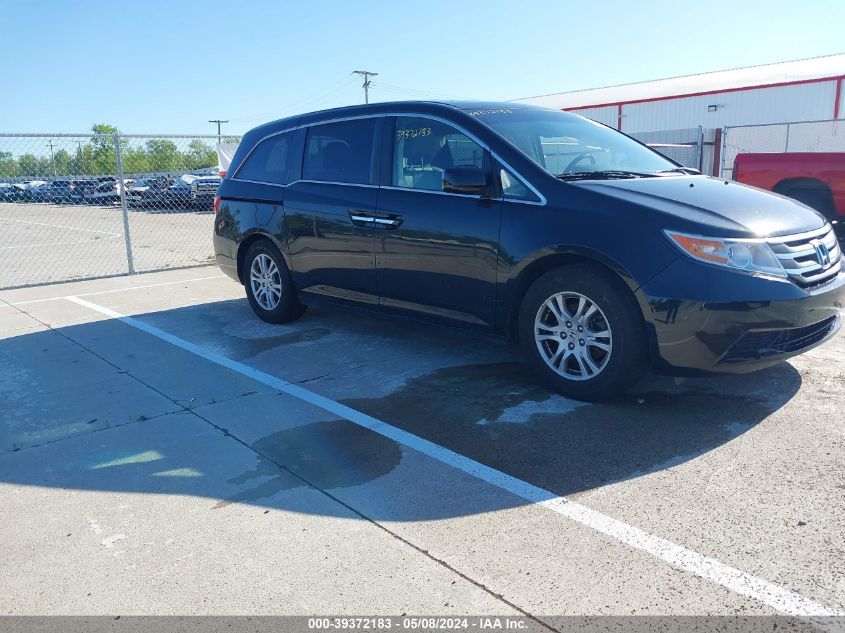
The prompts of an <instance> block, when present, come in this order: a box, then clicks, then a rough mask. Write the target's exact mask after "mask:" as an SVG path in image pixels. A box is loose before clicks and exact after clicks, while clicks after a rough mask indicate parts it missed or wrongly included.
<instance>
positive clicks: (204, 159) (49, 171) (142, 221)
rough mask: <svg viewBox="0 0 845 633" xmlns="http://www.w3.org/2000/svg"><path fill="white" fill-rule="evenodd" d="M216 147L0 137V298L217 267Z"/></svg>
mask: <svg viewBox="0 0 845 633" xmlns="http://www.w3.org/2000/svg"><path fill="white" fill-rule="evenodd" d="M220 141H224V142H227V143H231V142H238V141H239V138H237V137H235V138H233V137H225V138H219V137H217V136H208V135H194V136H182V135H169V136H161V135H159V136H153V135H128V134H119V133H116V134H51V135H41V134H0V220H2V221H3V223H4V226H5V231H4V232H3V235H2V237H0V288H11V287H19V286H27V285H34V284H41V283H48V282H56V281H67V280H73V279H86V278H92V277H105V276H110V275H121V274H131V273H136V272H149V271H154V270H163V269H170V268H184V267H190V266H200V265H205V264H210V263H212V259H213V247H212V241H211V239H212V227H213V203H214V195H215V193H216V191H217V187H218V185H219V184H220V177H219V176H218V161H217V145H218V143H219V142H220Z"/></svg>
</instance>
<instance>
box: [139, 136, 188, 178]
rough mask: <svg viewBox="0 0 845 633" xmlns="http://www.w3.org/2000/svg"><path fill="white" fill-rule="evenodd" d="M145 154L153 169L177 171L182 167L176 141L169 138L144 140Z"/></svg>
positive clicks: (181, 159)
mask: <svg viewBox="0 0 845 633" xmlns="http://www.w3.org/2000/svg"><path fill="white" fill-rule="evenodd" d="M146 150H147V155H148V157H149V161H150V167H152V169H153V171H177V170H179V169H182V168H183V165H182V163H183V158H184V157H183V156H182V154H181V153H180V152H179V148H178V147H176V143H174V142H173V141H171V140H169V139H150V140H149V141H147V142H146Z"/></svg>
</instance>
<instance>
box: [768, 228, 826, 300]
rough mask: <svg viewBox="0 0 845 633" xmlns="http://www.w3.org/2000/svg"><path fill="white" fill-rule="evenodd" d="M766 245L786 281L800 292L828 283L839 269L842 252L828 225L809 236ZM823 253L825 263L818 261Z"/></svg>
mask: <svg viewBox="0 0 845 633" xmlns="http://www.w3.org/2000/svg"><path fill="white" fill-rule="evenodd" d="M766 241H767V242H768V244H769V246H770V247H771V248H772V250H773V251H774V253H775V256H777V258H778V260H780V263H781V265H782V266H783V268H784V270H786V274H787V275H789V278H790V279H791V280H792V281H794V282H795V283H796V284H798V285H799V286H801V287H802V288H813V287H816V286H820V285H822V284H824V283H827V282H828V281H830V280H831V279H833V278H834V277H836V275H837V274H839V271H840V269H841V268H842V249H841V248H840V247H839V242H838V241H837V240H836V234H835V233H834V232H833V227H831V226H830V225H829V224H827V225H825V226H824V227H822V228H820V229H818V230H816V231H810V232H809V233H802V234H800V235H787V236H785V237H770V238H768V239H767V240H766ZM817 246H818V247H820V249H819V248H817ZM825 249H827V255H828V259H826V260H825V259H824V258H822V260H821V261H820V258H819V250H821V252H822V253H824V250H825Z"/></svg>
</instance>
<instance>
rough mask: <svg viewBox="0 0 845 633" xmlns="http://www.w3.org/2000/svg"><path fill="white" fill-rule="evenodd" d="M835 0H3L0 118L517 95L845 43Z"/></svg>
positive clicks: (81, 120) (56, 128) (28, 128)
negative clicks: (369, 85)
mask: <svg viewBox="0 0 845 633" xmlns="http://www.w3.org/2000/svg"><path fill="white" fill-rule="evenodd" d="M843 25H845V2H841V1H838V2H837V1H836V0H803V1H802V2H794V0H792V1H781V0H766V1H764V2H759V1H753V2H752V1H744V0H731V1H723V0H707V1H706V2H701V1H696V0H688V1H687V2H683V1H679V0H674V1H666V2H662V1H661V2H657V1H655V2H648V1H642V2H638V1H631V0H628V1H616V0H603V1H602V2H580V1H579V2H565V1H563V0H557V1H554V2H532V1H530V0H529V1H524V2H516V1H514V0H511V1H509V2H500V1H498V0H485V1H483V2H481V1H479V2H467V1H463V2H462V1H460V0H448V1H442V2H441V1H439V0H427V1H421V0H419V1H415V2H413V1H408V0H393V1H386V2H380V1H379V2H377V1H368V0H364V1H361V2H355V1H351V2H350V1H347V2H321V1H319V0H309V1H307V2H304V1H301V0H300V1H287V2H286V1H282V0H273V1H270V0H267V1H251V0H227V1H225V2H218V1H217V0H206V1H204V2H193V1H190V0H168V1H161V0H145V1H144V2H139V3H134V2H121V1H118V0H110V1H105V0H90V1H87V2H85V1H80V2H69V1H67V0H54V1H46V0H5V1H4V2H3V6H2V11H0V59H2V60H3V68H4V70H5V72H4V73H3V83H2V88H0V131H3V132H7V131H8V132H12V131H14V132H36V131H46V132H60V131H71V132H77V131H84V130H87V129H89V128H90V126H91V124H92V123H111V124H113V125H116V126H117V127H118V128H120V129H121V130H122V131H124V132H137V133H153V132H162V133H163V132H170V133H201V132H212V131H213V128H212V125H211V124H209V123H207V120H208V119H216V118H220V119H229V120H230V121H231V123H229V124H228V125H227V126H224V132H230V133H239V132H243V131H245V130H247V129H249V128H250V127H253V126H255V125H257V124H259V123H262V122H264V121H267V120H271V119H274V118H279V117H282V116H286V115H289V114H295V113H297V112H303V111H309V110H316V109H321V108H326V107H332V106H336V105H345V104H350V103H358V102H362V101H363V93H362V90H361V87H360V79H359V78H357V77H353V76H352V75H351V74H350V73H351V71H353V70H356V69H364V70H375V71H377V72H379V73H380V74H379V76H378V77H376V78H375V79H374V84H375V85H374V87H373V89H372V93H371V94H372V98H373V100H396V99H407V98H436V97H441V98H442V97H458V98H483V99H513V98H517V97H524V96H532V95H538V94H547V93H551V92H562V91H567V90H575V89H581V88H592V87H598V86H605V85H612V84H618V83H627V82H633V81H642V80H646V79H658V78H661V77H669V76H675V75H682V74H691V73H699V72H706V71H711V70H721V69H726V68H735V67H739V66H747V65H752V64H764V63H770V62H776V61H784V60H790V59H800V58H804V57H813V56H817V55H826V54H832V53H839V52H843V51H845V42H843V38H842V29H843Z"/></svg>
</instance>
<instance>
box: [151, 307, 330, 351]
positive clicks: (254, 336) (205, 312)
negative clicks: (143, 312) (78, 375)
mask: <svg viewBox="0 0 845 633" xmlns="http://www.w3.org/2000/svg"><path fill="white" fill-rule="evenodd" d="M181 312H182V313H183V315H184V320H185V321H187V322H189V323H190V334H186V332H179V328H174V324H173V323H172V322H171V321H170V319H162V320H161V322H159V320H158V319H155V318H152V316H151V315H147V318H148V319H149V320H150V321H151V322H152V323H153V324H156V325H158V326H160V327H162V328H164V329H166V330H168V331H171V332H173V333H175V334H176V335H177V336H183V337H186V338H189V339H191V340H197V342H198V343H199V344H201V345H202V346H203V347H206V348H208V349H210V350H212V351H214V352H217V353H219V354H222V355H224V356H226V357H227V358H230V359H232V360H236V361H244V360H247V359H249V358H253V357H255V356H258V355H259V354H262V353H264V352H269V351H271V350H273V349H274V348H276V347H280V346H285V345H295V344H298V343H310V342H312V341H316V340H319V339H321V338H323V337H325V336H328V335H330V334H331V333H332V330H331V329H330V328H327V327H319V326H318V327H310V328H307V329H300V326H285V325H270V324H267V323H264V322H262V321H259V320H258V318H257V317H255V316H254V315H253V314H252V312H251V311H250V309H249V307H245V306H244V305H242V302H241V301H232V302H221V303H218V304H215V305H213V306H208V305H203V306H191V307H187V308H183V309H181ZM280 330H282V332H283V333H281V334H279V333H278V332H279V331H280ZM285 330H287V331H285Z"/></svg>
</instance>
